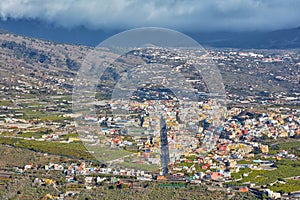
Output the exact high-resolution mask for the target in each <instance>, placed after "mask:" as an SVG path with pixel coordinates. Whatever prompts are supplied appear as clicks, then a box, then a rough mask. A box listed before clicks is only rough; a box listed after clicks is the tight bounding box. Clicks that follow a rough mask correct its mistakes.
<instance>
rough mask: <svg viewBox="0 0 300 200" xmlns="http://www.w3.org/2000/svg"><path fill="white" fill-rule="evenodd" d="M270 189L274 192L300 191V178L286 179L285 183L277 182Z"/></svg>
mask: <svg viewBox="0 0 300 200" xmlns="http://www.w3.org/2000/svg"><path fill="white" fill-rule="evenodd" d="M269 189H271V190H272V191H274V192H285V193H288V192H293V191H300V180H286V183H285V184H282V183H276V184H275V185H273V186H270V187H269Z"/></svg>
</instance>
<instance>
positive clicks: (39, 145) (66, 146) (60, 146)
mask: <svg viewBox="0 0 300 200" xmlns="http://www.w3.org/2000/svg"><path fill="white" fill-rule="evenodd" d="M0 144H6V145H11V146H14V147H19V148H26V149H30V150H33V151H37V152H45V153H50V154H55V155H63V156H68V157H73V158H78V159H86V160H93V159H94V157H93V156H92V155H91V154H90V153H88V152H87V150H86V148H85V147H84V145H83V144H82V143H81V142H72V143H59V142H44V141H34V140H24V139H18V138H4V137H0Z"/></svg>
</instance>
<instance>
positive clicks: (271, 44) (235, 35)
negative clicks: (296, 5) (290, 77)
mask: <svg viewBox="0 0 300 200" xmlns="http://www.w3.org/2000/svg"><path fill="white" fill-rule="evenodd" d="M187 34H188V35H190V36H191V37H192V38H194V39H195V40H197V41H198V42H199V43H200V44H202V45H204V46H212V47H230V48H246V49H249V48H254V49H290V48H300V27H298V28H294V29H286V30H277V31H269V32H263V31H252V32H216V33H187Z"/></svg>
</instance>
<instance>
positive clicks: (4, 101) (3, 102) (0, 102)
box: [0, 100, 12, 106]
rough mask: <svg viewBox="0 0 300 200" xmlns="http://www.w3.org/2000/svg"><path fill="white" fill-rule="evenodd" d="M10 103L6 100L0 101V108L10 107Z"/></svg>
mask: <svg viewBox="0 0 300 200" xmlns="http://www.w3.org/2000/svg"><path fill="white" fill-rule="evenodd" d="M11 104H12V103H11V102H10V101H8V100H2V101H0V106H11Z"/></svg>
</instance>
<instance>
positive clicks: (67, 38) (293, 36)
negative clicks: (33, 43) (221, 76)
mask: <svg viewBox="0 0 300 200" xmlns="http://www.w3.org/2000/svg"><path fill="white" fill-rule="evenodd" d="M0 29H4V30H7V31H9V32H11V33H15V34H20V35H25V36H29V37H34V38H40V39H44V40H50V41H55V42H59V43H69V44H82V45H87V46H96V45H98V44H99V43H100V42H102V41H103V40H105V39H107V38H108V37H110V36H112V35H114V34H116V33H119V32H121V31H122V30H89V29H86V28H84V27H76V28H72V29H71V28H70V29H68V28H63V27H57V26H54V25H49V24H45V23H43V22H41V21H37V20H12V19H8V20H6V21H0ZM179 31H180V30H179ZM0 32H1V31H0ZM184 33H185V34H187V35H189V36H190V37H192V38H194V39H195V40H197V41H198V42H199V43H200V44H201V45H203V46H210V47H220V48H247V49H249V48H250V49H251V48H254V49H290V48H300V27H298V28H294V29H286V30H277V31H247V32H229V31H227V32H225V31H222V32H184Z"/></svg>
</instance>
